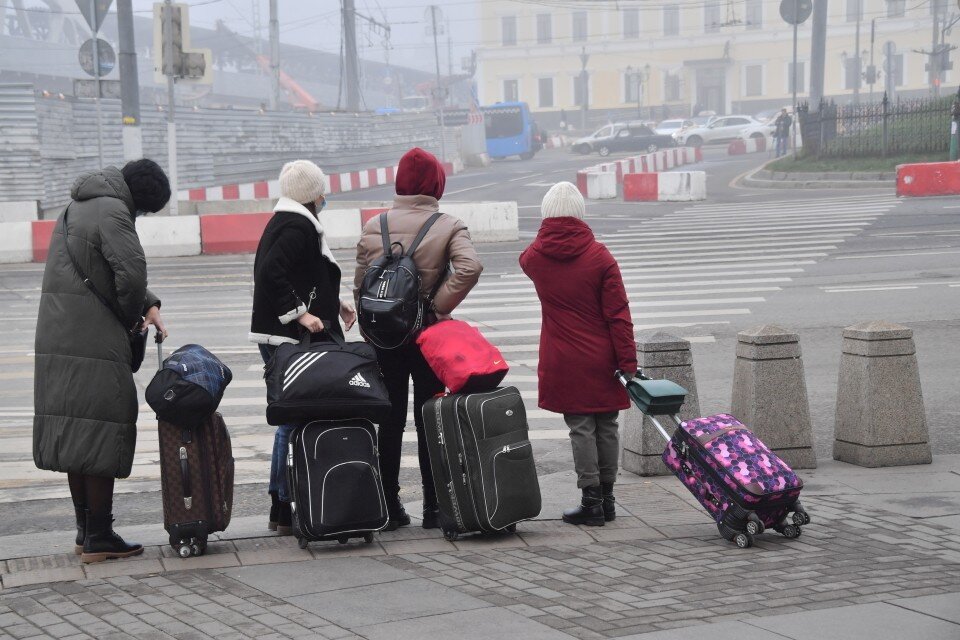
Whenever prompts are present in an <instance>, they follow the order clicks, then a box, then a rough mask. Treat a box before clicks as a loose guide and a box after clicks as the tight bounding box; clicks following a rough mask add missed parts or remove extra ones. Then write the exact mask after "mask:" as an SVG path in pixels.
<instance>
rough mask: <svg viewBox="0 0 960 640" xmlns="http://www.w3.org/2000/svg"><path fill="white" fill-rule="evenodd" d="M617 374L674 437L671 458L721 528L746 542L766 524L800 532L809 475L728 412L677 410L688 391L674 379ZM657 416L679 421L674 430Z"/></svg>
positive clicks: (790, 534) (667, 457)
mask: <svg viewBox="0 0 960 640" xmlns="http://www.w3.org/2000/svg"><path fill="white" fill-rule="evenodd" d="M616 375H617V378H618V379H619V380H620V382H621V383H622V384H623V385H624V386H625V387H626V388H627V392H628V394H629V395H630V398H631V400H633V402H634V404H635V405H636V406H637V408H638V409H640V411H642V412H643V413H644V414H646V416H647V417H649V418H650V421H651V422H653V424H654V426H655V427H656V428H657V430H658V431H659V432H660V435H662V436H663V437H664V439H665V440H666V441H667V448H666V449H665V450H664V452H663V462H664V464H666V465H667V468H668V469H670V470H671V471H672V472H673V473H674V475H676V476H677V478H679V479H680V481H681V482H683V484H684V485H686V487H687V489H689V490H690V493H692V494H693V495H694V497H695V498H696V499H697V500H699V501H700V504H702V505H703V508H704V509H706V510H707V512H708V513H709V514H710V515H711V516H713V519H714V520H715V521H716V523H717V528H718V529H719V530H720V535H722V536H723V537H724V538H726V539H727V540H731V541H733V542H735V543H736V544H737V546H738V547H740V548H741V549H745V548H747V547H749V546H751V545H752V544H753V537H754V536H755V535H758V534H761V533H763V532H764V530H765V529H773V530H774V531H776V532H777V533H780V534H783V535H784V536H785V537H787V538H797V537H799V536H800V533H801V527H802V526H803V525H806V524H809V523H810V516H809V515H807V512H806V511H805V510H804V509H803V505H801V504H800V491H801V490H802V489H803V482H802V481H801V480H800V478H798V477H797V475H796V474H795V473H794V472H793V470H792V469H791V468H790V467H789V466H788V465H787V463H785V462H784V461H783V460H781V459H780V458H779V457H777V455H776V454H775V453H773V452H772V451H770V449H768V448H767V446H766V445H765V444H763V442H762V441H761V440H760V438H758V437H757V436H756V435H754V434H753V433H752V432H751V431H750V430H749V429H747V427H745V426H744V425H743V424H742V423H741V422H740V421H739V420H737V419H736V418H734V417H733V416H731V415H728V414H725V413H720V414H717V415H713V416H709V417H706V418H697V419H695V420H687V421H686V422H682V421H681V420H680V417H679V416H678V415H677V414H678V413H679V412H680V407H682V406H683V402H684V400H685V398H686V394H687V390H686V389H684V388H683V387H681V386H680V385H678V384H676V383H674V382H671V381H669V380H651V379H650V378H647V377H646V376H644V375H643V373H642V372H640V371H638V372H637V377H636V378H635V379H633V380H628V379H627V378H626V377H625V376H624V375H623V374H622V373H620V372H619V371H618V372H617V374H616ZM656 416H669V417H670V419H671V420H672V421H673V422H674V424H676V426H677V430H676V431H675V432H674V434H673V436H672V437H671V436H670V434H669V433H667V430H666V429H664V428H663V426H662V425H661V424H660V422H659V421H658V420H657V418H656ZM787 516H790V517H789V518H788V517H787Z"/></svg>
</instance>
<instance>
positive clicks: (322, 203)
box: [314, 198, 327, 213]
mask: <svg viewBox="0 0 960 640" xmlns="http://www.w3.org/2000/svg"><path fill="white" fill-rule="evenodd" d="M314 204H315V205H316V207H317V213H320V212H321V211H323V210H324V209H325V208H326V207H327V199H326V198H322V199H321V200H319V201H317V202H315V203H314Z"/></svg>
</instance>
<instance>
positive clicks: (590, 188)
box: [577, 147, 703, 200]
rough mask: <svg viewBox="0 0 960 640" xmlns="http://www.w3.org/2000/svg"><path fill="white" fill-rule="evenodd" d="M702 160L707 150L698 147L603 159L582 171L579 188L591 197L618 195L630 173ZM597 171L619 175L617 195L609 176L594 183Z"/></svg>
mask: <svg viewBox="0 0 960 640" xmlns="http://www.w3.org/2000/svg"><path fill="white" fill-rule="evenodd" d="M702 161H703V151H701V150H700V149H697V148H694V147H676V148H672V149H661V150H660V151H655V152H653V153H645V154H643V155H639V156H630V157H629V158H624V159H622V160H616V161H614V162H603V163H601V164H597V165H594V166H592V167H587V168H586V169H583V170H582V171H578V172H577V188H579V189H580V193H582V194H583V197H584V198H588V199H591V200H602V199H608V198H615V197H617V185H618V184H623V179H624V176H626V175H629V174H636V173H656V172H659V171H667V170H668V169H673V168H674V167H680V166H684V165H688V164H693V163H695V162H702ZM594 174H613V175H614V176H615V182H614V184H613V187H612V192H613V195H610V192H611V187H610V185H609V178H594V179H593V180H592V182H590V179H589V176H591V175H594ZM588 183H589V184H588Z"/></svg>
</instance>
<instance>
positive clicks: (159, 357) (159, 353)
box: [153, 331, 163, 371]
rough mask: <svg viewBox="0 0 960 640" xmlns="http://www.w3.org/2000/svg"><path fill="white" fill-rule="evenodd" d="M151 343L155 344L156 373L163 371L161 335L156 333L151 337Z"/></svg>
mask: <svg viewBox="0 0 960 640" xmlns="http://www.w3.org/2000/svg"><path fill="white" fill-rule="evenodd" d="M153 341H154V342H156V343H157V371H159V370H160V369H163V334H162V333H160V332H159V331H157V332H156V333H155V334H154V335H153Z"/></svg>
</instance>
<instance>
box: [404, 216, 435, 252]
mask: <svg viewBox="0 0 960 640" xmlns="http://www.w3.org/2000/svg"><path fill="white" fill-rule="evenodd" d="M442 215H443V213H441V212H440V211H437V212H436V213H435V214H433V215H432V216H430V219H429V220H427V221H426V222H425V223H424V224H423V226H422V227H420V232H419V233H418V234H417V237H416V238H414V239H413V243H412V244H411V245H410V248H409V249H408V250H407V253H406V255H407V257H408V258H409V257H412V256H413V252H414V251H416V250H417V247H419V246H420V243H421V242H423V239H424V238H425V237H426V235H427V232H428V231H430V227H432V226H433V223H434V222H436V221H437V220H439V219H440V216H442Z"/></svg>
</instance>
